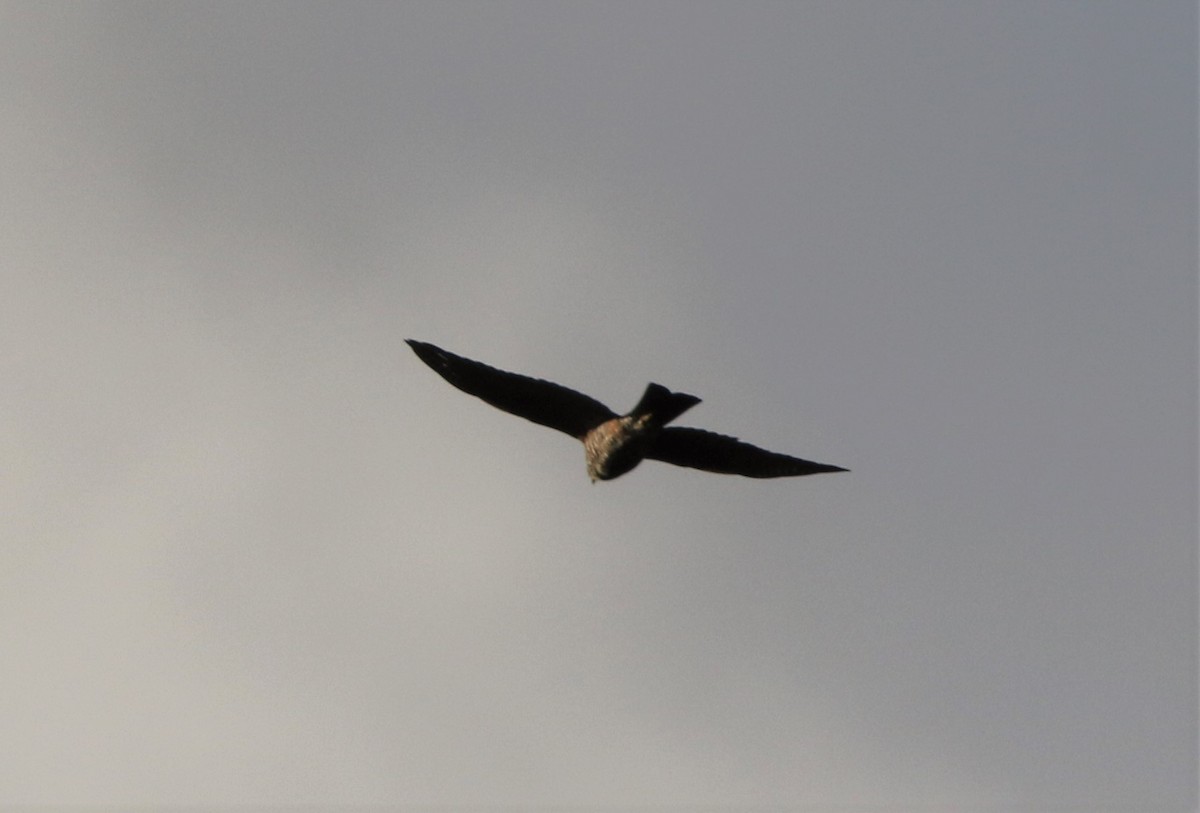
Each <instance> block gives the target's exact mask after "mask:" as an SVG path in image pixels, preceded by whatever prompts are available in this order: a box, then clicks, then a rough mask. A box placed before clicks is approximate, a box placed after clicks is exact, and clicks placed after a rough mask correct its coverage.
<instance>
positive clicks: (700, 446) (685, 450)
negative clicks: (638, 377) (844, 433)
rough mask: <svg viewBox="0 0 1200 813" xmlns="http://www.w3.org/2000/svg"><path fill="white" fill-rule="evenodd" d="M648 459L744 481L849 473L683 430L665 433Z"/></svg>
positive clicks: (669, 429)
mask: <svg viewBox="0 0 1200 813" xmlns="http://www.w3.org/2000/svg"><path fill="white" fill-rule="evenodd" d="M646 459H648V460H661V461H662V462H664V463H673V464H674V465H676V466H686V467H688V468H691V469H702V470H704V471H711V472H716V473H717V474H740V475H742V476H743V477H760V478H765V477H799V476H802V475H805V474H823V473H828V472H835V471H847V469H843V468H841V467H840V466H830V465H827V464H825V463H814V462H812V461H811V460H801V459H800V458H798V457H791V456H790V455H785V454H779V453H778V452H768V451H767V450H766V449H760V448H758V447H757V446H752V445H751V444H749V443H745V442H743V441H740V440H738V439H737V438H733V437H729V436H728V435H719V434H717V433H716V432H708V431H705V430H704V429H692V428H690V427H683V426H668V427H666V428H665V429H663V430H662V433H661V434H660V435H659V436H658V437H657V438H656V439H655V441H654V443H653V444H652V445H651V446H650V449H649V450H648V451H647V452H646Z"/></svg>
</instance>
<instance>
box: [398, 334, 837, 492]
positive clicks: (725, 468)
mask: <svg viewBox="0 0 1200 813" xmlns="http://www.w3.org/2000/svg"><path fill="white" fill-rule="evenodd" d="M406 341H407V342H408V345H409V347H411V348H412V349H413V352H415V353H416V354H417V356H418V357H419V358H420V359H421V361H423V362H425V363H426V364H428V365H429V366H430V367H431V368H433V370H434V372H436V373H437V374H438V375H440V376H441V377H442V378H444V379H446V380H447V381H448V382H450V383H451V384H452V385H453V386H455V387H457V388H458V389H460V390H462V391H463V392H465V393H468V394H470V395H474V396H475V397H476V398H481V399H483V400H484V401H487V402H488V403H489V404H491V405H492V406H494V407H496V408H498V409H502V410H504V411H505V412H510V413H512V414H513V415H519V416H520V417H522V418H525V419H526V420H530V421H533V422H534V423H537V424H541V425H542V426H548V427H550V428H551V429H557V430H558V431H560V432H565V433H566V434H568V435H570V436H571V437H573V438H576V439H577V440H580V441H582V442H583V448H584V453H585V455H586V457H587V472H588V476H589V477H591V478H592V482H595V481H597V480H612V479H613V478H615V477H620V476H621V475H622V474H625V473H626V472H628V471H629V470H631V469H632V468H633V467H635V466H636V465H637V464H638V463H640V462H642V460H644V459H648V460H661V461H662V462H664V463H672V464H674V465H676V466H686V467H688V468H693V469H701V470H703V471H711V472H716V473H718V474H740V475H743V476H745V477H759V478H764V477H800V476H803V475H806V474H822V473H825V472H835V471H848V469H843V468H841V467H840V466H830V465H828V464H825V463H814V462H812V461H811V460H801V459H800V458H798V457H791V456H789V455H785V454H779V453H777V452H768V451H767V450H766V449H760V448H758V447H757V446H751V445H750V444H749V443H743V442H742V441H740V440H738V439H737V438H733V437H729V436H728V435H719V434H717V433H716V432H708V431H705V430H703V429H691V428H687V427H676V426H667V424H669V423H670V422H671V421H673V420H675V419H676V418H678V417H679V416H680V415H682V414H683V413H684V412H686V411H687V410H689V409H691V408H692V407H694V406H695V405H696V404H698V403H700V399H699V398H697V397H696V396H694V395H688V394H686V393H682V392H671V391H670V390H668V389H667V388H666V387H664V386H662V385H660V384H650V385H648V386H647V387H646V391H645V393H643V395H642V398H641V400H640V401H638V403H637V406H635V407H634V408H633V409H632V410H630V411H629V412H627V413H625V414H624V415H618V414H617V413H615V412H613V411H612V410H611V409H609V408H608V407H606V406H605V405H604V404H602V403H600V402H599V401H597V400H596V399H594V398H591V397H589V396H587V395H584V394H583V393H580V392H576V391H575V390H572V389H568V388H567V387H564V386H561V385H559V384H554V383H552V382H550V381H543V380H541V379H539V378H530V377H529V376H524V375H520V374H518V373H509V372H505V371H504V370H497V369H496V368H495V367H489V366H488V365H486V364H483V363H482V362H478V361H472V360H471V359H468V358H463V357H462V356H456V355H455V354H454V353H451V352H448V351H446V350H443V349H441V348H440V347H436V346H434V345H432V344H429V343H428V342H419V341H416V340H415V339H406Z"/></svg>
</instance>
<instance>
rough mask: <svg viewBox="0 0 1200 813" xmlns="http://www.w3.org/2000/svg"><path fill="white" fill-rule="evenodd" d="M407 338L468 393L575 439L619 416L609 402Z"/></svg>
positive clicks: (427, 360)
mask: <svg viewBox="0 0 1200 813" xmlns="http://www.w3.org/2000/svg"><path fill="white" fill-rule="evenodd" d="M405 341H407V342H408V346H409V347H411V348H412V349H413V352H415V353H416V354H417V356H419V357H420V359H421V361H423V362H425V363H426V364H428V365H429V366H430V367H432V368H433V370H434V372H436V373H437V374H438V375H440V376H441V377H442V378H444V379H446V380H447V381H449V382H450V383H451V384H453V385H454V386H455V387H458V388H459V389H460V390H462V391H463V392H465V393H468V394H470V395H474V396H475V397H476V398H482V399H483V400H484V401H487V402H488V403H489V404H491V405H492V406H494V407H496V408H497V409H503V410H504V411H505V412H511V413H512V414H513V415H519V416H520V417H522V418H525V419H526V420H530V421H533V422H534V423H540V424H541V425H542V426H549V427H550V428H551V429H557V430H558V431H560V432H566V433H567V434H568V435H571V436H572V437H576V438H583V436H584V435H586V434H587V433H588V430H589V429H592V428H593V427H595V426H598V425H599V424H601V423H604V422H605V421H607V420H609V419H610V418H615V417H616V413H615V412H613V411H612V410H611V409H609V408H608V407H606V406H605V405H604V404H602V403H600V402H599V401H597V400H596V399H594V398H589V397H588V396H586V395H584V394H583V393H580V392H575V390H571V389H567V388H566V387H563V386H560V385H558V384H554V383H551V382H549V381H542V380H541V379H538V378H530V377H529V376H524V375H518V374H517V373H508V372H505V371H504V370H497V369H496V368H495V367H489V366H488V365H486V364H483V363H481V362H478V361H472V360H471V359H467V358H463V357H462V356H456V355H454V354H453V353H450V352H447V351H445V350H443V349H441V348H440V347H435V346H434V345H432V344H429V343H428V342H418V341H415V340H414V339H406V340H405Z"/></svg>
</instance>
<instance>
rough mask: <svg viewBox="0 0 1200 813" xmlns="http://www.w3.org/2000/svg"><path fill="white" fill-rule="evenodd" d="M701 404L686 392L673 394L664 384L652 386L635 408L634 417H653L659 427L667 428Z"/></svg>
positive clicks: (647, 388) (647, 389) (648, 387)
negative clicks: (666, 426)
mask: <svg viewBox="0 0 1200 813" xmlns="http://www.w3.org/2000/svg"><path fill="white" fill-rule="evenodd" d="M698 403H700V399H699V398H697V397H696V396H694V395H688V394H687V393H685V392H671V391H670V390H669V389H667V388H666V387H664V386H663V385H662V384H650V385H649V386H647V387H646V392H644V393H643V394H642V400H640V401H638V403H637V406H635V407H634V408H633V412H632V413H631V414H633V415H652V416H654V421H655V423H657V424H658V425H659V426H665V425H666V424H668V423H670V422H671V421H673V420H675V419H676V418H678V417H679V416H680V415H682V414H683V413H685V412H687V411H688V410H689V409H691V408H692V407H694V406H695V405H696V404H698Z"/></svg>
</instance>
